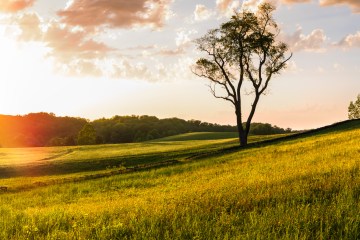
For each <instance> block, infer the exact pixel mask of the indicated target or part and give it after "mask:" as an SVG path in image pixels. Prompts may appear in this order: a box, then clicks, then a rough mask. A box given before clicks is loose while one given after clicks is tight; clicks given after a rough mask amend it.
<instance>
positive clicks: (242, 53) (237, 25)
mask: <svg viewBox="0 0 360 240" xmlns="http://www.w3.org/2000/svg"><path fill="white" fill-rule="evenodd" d="M274 10H275V7H274V6H273V5H271V4H269V3H264V4H261V5H260V6H259V8H258V11H257V12H256V13H253V12H250V11H247V10H245V11H242V12H239V13H236V14H235V15H234V16H232V18H231V19H230V21H228V22H226V23H224V24H222V25H221V26H220V28H217V29H213V30H210V31H209V32H208V33H207V34H206V35H205V36H203V37H202V38H199V39H197V40H196V45H197V47H198V49H199V50H200V51H201V52H203V53H205V55H206V56H205V57H204V58H200V59H199V60H197V62H196V64H195V66H194V68H193V72H194V73H195V74H196V75H197V76H199V77H203V78H206V79H208V80H210V85H209V87H210V90H211V93H212V94H213V95H214V97H215V98H220V99H224V100H226V101H229V102H231V103H232V104H233V105H234V107H235V114H236V121H237V130H238V133H239V142H240V145H241V146H245V145H246V144H247V137H248V134H249V131H250V124H251V121H252V119H253V117H254V114H255V110H256V107H257V105H258V103H259V99H260V96H261V95H262V94H265V90H266V89H267V87H268V86H269V82H270V80H271V79H272V77H273V76H274V75H276V74H279V73H280V72H281V71H282V70H283V69H284V68H286V65H287V64H286V63H287V61H288V60H289V59H290V58H291V57H292V54H290V56H288V57H286V52H287V50H288V46H287V45H286V44H285V43H282V42H280V41H277V40H276V38H277V35H278V34H279V32H280V30H279V28H278V26H277V24H276V22H275V21H274V19H273V17H272V13H273V11H274ZM247 83H249V84H248V85H249V87H250V88H251V89H252V92H251V93H252V95H253V96H254V98H253V100H252V105H251V108H250V112H249V114H248V117H247V119H246V122H245V124H244V125H245V126H243V124H242V122H243V112H244V109H243V105H242V103H243V98H242V95H244V94H247V93H245V92H244V86H245V85H246V84H247ZM217 87H218V88H217ZM219 87H220V91H221V92H220V93H219ZM246 87H248V86H246Z"/></svg>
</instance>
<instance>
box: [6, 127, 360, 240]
mask: <svg viewBox="0 0 360 240" xmlns="http://www.w3.org/2000/svg"><path fill="white" fill-rule="evenodd" d="M359 138H360V123H359V121H348V122H345V123H342V124H339V125H335V126H332V127H329V128H325V129H321V130H319V131H314V132H311V133H308V134H303V135H299V136H292V137H291V138H285V139H280V140H279V139H278V140H273V141H267V142H265V143H258V144H252V145H250V146H249V147H247V148H234V146H235V144H236V141H235V140H232V139H223V140H207V141H206V140H198V141H195V140H193V141H183V142H157V143H156V142H151V143H141V144H133V145H131V144H130V145H112V146H96V147H82V148H80V150H81V149H82V151H80V150H79V149H72V148H70V149H65V148H64V149H58V148H56V149H55V148H52V149H43V151H45V150H46V151H50V152H46V151H45V153H44V155H43V156H41V157H39V156H40V155H41V154H42V153H41V150H39V152H36V153H34V155H32V156H33V159H32V160H31V161H30V162H29V161H27V160H26V159H25V160H24V159H22V160H21V159H18V158H15V157H14V159H16V161H15V162H14V163H13V162H12V161H11V160H9V159H8V158H6V157H9V156H14V154H15V153H14V152H11V151H13V150H14V149H12V150H11V149H10V150H9V149H2V150H0V157H1V158H0V159H1V161H2V162H1V164H0V167H1V168H0V170H1V169H2V170H3V171H4V172H6V171H5V170H6V169H12V171H13V172H11V171H10V170H9V171H8V175H7V177H4V178H3V179H1V180H0V184H1V185H3V186H5V185H6V186H9V191H7V192H3V193H2V194H0V216H1V224H0V239H26V238H29V239H359V238H360V142H359ZM107 147H108V148H107ZM69 150H72V152H70V151H69ZM108 150H109V152H107V151H108ZM110 150H111V151H110ZM24 151H25V150H24ZM67 151H68V152H69V153H68V152H67ZM75 153H76V154H75ZM19 154H20V155H18V156H22V155H21V154H23V153H19ZM72 154H73V155H72ZM104 154H105V155H106V154H107V155H106V156H107V157H105V156H104ZM94 155H96V156H97V157H94ZM149 156H150V157H149ZM87 158H89V159H92V161H93V162H97V163H98V164H99V165H101V166H103V165H102V161H107V160H109V159H110V160H111V161H110V160H109V161H110V162H111V163H113V164H115V163H116V161H115V160H116V159H118V160H119V161H120V162H121V161H123V162H121V163H122V166H121V169H122V170H124V169H127V168H128V169H130V168H131V167H133V166H139V164H146V163H147V162H148V161H150V162H151V163H159V162H165V161H166V160H173V161H174V163H175V164H171V163H170V162H169V164H168V165H158V166H156V165H154V166H156V167H154V168H144V169H142V170H141V169H139V171H134V172H128V173H124V174H121V172H120V170H121V169H119V170H117V169H116V171H118V173H119V174H113V175H112V174H110V175H108V176H107V177H99V178H94V179H91V178H81V176H83V175H86V174H94V173H91V172H90V173H88V172H86V171H88V170H89V169H86V171H83V170H81V169H82V168H83V167H81V166H83V165H88V164H90V163H91V162H90V161H87V160H86V159H87ZM39 159H40V160H39ZM44 159H45V160H44ZM139 159H140V160H139ZM43 161H45V162H46V161H50V162H52V164H53V165H58V166H61V164H59V162H60V163H62V164H64V162H65V163H74V162H75V163H76V164H74V165H71V166H73V167H74V168H75V169H74V171H69V169H67V168H64V169H63V170H62V171H61V172H59V173H56V172H55V171H54V170H51V169H52V168H51V167H49V166H51V164H50V165H49V166H47V167H45V168H43V169H42V171H43V173H42V174H40V173H39V172H38V173H37V174H32V175H31V174H26V173H25V172H22V173H23V174H25V175H22V174H17V175H16V174H15V173H14V172H15V169H16V167H15V166H16V165H17V167H18V168H19V169H21V167H23V169H22V170H23V171H24V170H26V167H24V166H28V167H29V166H30V164H31V163H33V164H35V165H36V164H37V165H36V166H37V167H40V166H41V164H40V163H41V162H43ZM133 161H134V162H135V163H133ZM39 162H40V163H39ZM126 164H127V166H128V167H126V166H124V165H126ZM45 165H46V164H45ZM94 166H98V165H96V164H94ZM149 166H151V165H149ZM77 167H79V168H80V170H78V171H76V168H77ZM117 167H119V166H117V165H116V164H115V165H114V166H111V168H117ZM119 168H120V167H119ZM33 170H34V171H35V170H36V168H34V169H33ZM46 171H48V173H46ZM106 171H113V170H111V169H101V168H99V170H97V171H95V172H103V173H106ZM114 171H115V170H114ZM35 172H36V171H35ZM99 176H100V175H99ZM64 178H67V179H69V181H63V182H56V181H53V182H51V181H50V180H49V179H64ZM34 179H36V181H43V182H44V183H46V184H45V186H40V185H39V186H38V187H31V188H21V187H20V186H24V184H25V182H31V181H34ZM72 180H74V181H72ZM75 180H76V181H75ZM32 186H33V185H32ZM34 186H35V185H34Z"/></svg>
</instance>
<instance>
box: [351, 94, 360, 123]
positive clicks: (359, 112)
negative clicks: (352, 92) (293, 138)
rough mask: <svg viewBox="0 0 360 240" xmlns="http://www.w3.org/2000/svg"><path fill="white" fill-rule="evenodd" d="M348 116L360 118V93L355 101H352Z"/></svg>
mask: <svg viewBox="0 0 360 240" xmlns="http://www.w3.org/2000/svg"><path fill="white" fill-rule="evenodd" d="M348 116H349V119H359V118H360V94H359V95H358V96H357V99H356V101H355V102H353V101H351V102H350V104H349V107H348Z"/></svg>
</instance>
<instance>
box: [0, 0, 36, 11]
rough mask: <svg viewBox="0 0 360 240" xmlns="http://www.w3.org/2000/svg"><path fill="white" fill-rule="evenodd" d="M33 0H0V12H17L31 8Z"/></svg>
mask: <svg viewBox="0 0 360 240" xmlns="http://www.w3.org/2000/svg"><path fill="white" fill-rule="evenodd" d="M34 2H35V0H1V1H0V12H17V11H20V10H23V9H25V8H28V7H31V6H32V5H33V4H34Z"/></svg>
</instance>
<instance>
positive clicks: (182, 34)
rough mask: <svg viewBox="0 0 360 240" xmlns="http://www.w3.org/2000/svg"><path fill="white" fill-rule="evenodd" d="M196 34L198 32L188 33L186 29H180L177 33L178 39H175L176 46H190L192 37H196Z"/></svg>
mask: <svg viewBox="0 0 360 240" xmlns="http://www.w3.org/2000/svg"><path fill="white" fill-rule="evenodd" d="M196 33H197V31H196V30H189V31H187V30H185V29H180V30H179V31H178V32H177V33H176V39H175V43H176V46H178V47H181V46H185V45H188V44H189V43H190V42H191V41H192V38H191V35H194V34H196Z"/></svg>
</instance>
